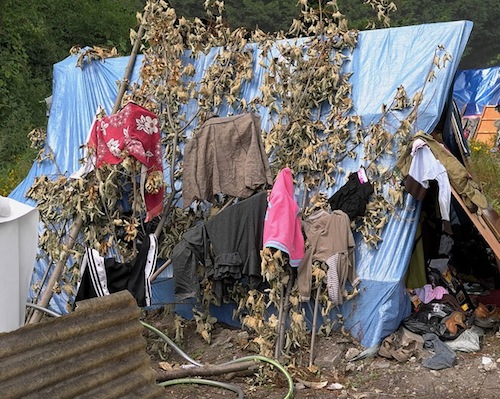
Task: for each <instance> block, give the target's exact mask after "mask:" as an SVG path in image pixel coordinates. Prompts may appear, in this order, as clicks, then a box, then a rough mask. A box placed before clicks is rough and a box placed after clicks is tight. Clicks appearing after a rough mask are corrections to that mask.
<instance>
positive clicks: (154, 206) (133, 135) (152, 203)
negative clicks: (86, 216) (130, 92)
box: [86, 103, 164, 222]
mask: <svg viewBox="0 0 500 399" xmlns="http://www.w3.org/2000/svg"><path fill="white" fill-rule="evenodd" d="M88 148H89V149H92V148H93V149H95V166H96V167H97V168H100V167H101V166H103V165H105V164H109V165H116V164H119V163H121V162H122V161H123V160H124V159H125V158H126V157H127V156H128V155H130V156H132V157H134V158H135V159H137V160H138V161H139V162H140V163H141V164H142V170H141V180H140V188H141V195H142V197H143V199H144V203H145V206H146V211H147V213H146V219H145V221H146V222H149V221H150V220H152V219H153V218H154V217H156V216H158V215H159V214H160V213H161V211H162V209H163V194H164V184H163V163H162V162H163V159H162V148H161V141H160V129H159V126H158V118H157V117H156V115H155V114H153V113H152V112H150V111H148V110H147V109H145V108H143V107H141V106H139V105H137V104H134V103H128V104H127V105H125V106H124V107H123V108H122V109H121V110H120V111H118V112H117V113H116V114H113V115H109V116H105V117H104V118H102V119H98V120H97V119H96V120H95V121H94V123H93V124H92V127H91V131H90V137H89V142H88ZM86 172H88V167H87V168H86ZM151 181H154V182H155V184H154V185H153V186H154V188H152V189H149V190H148V186H151V185H150V184H148V183H149V182H151Z"/></svg>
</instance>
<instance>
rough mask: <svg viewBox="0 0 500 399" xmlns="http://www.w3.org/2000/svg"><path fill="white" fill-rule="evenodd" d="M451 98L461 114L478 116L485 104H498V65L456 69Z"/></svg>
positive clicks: (499, 81)
mask: <svg viewBox="0 0 500 399" xmlns="http://www.w3.org/2000/svg"><path fill="white" fill-rule="evenodd" d="M453 98H454V100H455V102H456V103H457V105H458V108H459V109H460V111H461V113H462V116H480V115H481V114H482V112H483V108H484V107H485V105H494V106H496V105H498V104H500V66H496V67H491V68H482V69H465V70H462V71H457V76H456V78H455V83H454V85H453Z"/></svg>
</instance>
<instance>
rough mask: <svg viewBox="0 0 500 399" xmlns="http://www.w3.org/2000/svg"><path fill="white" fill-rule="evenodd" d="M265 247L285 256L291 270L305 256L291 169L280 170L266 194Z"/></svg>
mask: <svg viewBox="0 0 500 399" xmlns="http://www.w3.org/2000/svg"><path fill="white" fill-rule="evenodd" d="M264 247H268V248H276V249H280V250H281V251H283V252H285V253H287V254H288V257H289V259H290V266H293V267H298V266H299V263H300V261H301V260H302V258H303V257H304V236H303V235H302V225H301V220H300V215H299V206H298V205H297V202H296V201H295V195H294V188H293V179H292V171H291V170H290V168H284V169H282V170H281V171H280V173H279V174H278V176H277V177H276V181H275V183H274V186H273V188H272V190H271V194H270V195H269V201H268V205H267V211H266V217H265V220H264Z"/></svg>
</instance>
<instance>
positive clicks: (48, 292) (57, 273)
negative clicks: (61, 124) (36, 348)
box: [28, 23, 145, 324]
mask: <svg viewBox="0 0 500 399" xmlns="http://www.w3.org/2000/svg"><path fill="white" fill-rule="evenodd" d="M144 29H145V28H144V24H143V23H141V26H140V27H139V31H138V32H137V37H136V38H135V42H134V46H133V48H132V52H131V53H130V58H129V61H128V64H127V68H126V69H125V74H124V77H123V80H122V81H121V83H120V87H119V89H118V94H117V97H116V99H115V103H114V106H113V110H112V112H111V114H115V113H116V112H117V111H118V109H119V108H120V105H121V102H122V98H123V95H124V94H125V90H126V88H127V87H128V84H129V80H130V75H131V73H132V70H133V69H134V65H135V60H136V58H137V53H138V51H139V47H140V44H141V39H142V36H143V35H144ZM82 225H83V216H82V215H77V216H76V218H75V220H74V222H73V226H72V227H71V230H70V233H69V236H68V239H67V242H66V248H65V250H64V253H63V255H62V256H61V258H60V259H59V261H58V262H57V264H56V267H55V268H54V271H53V273H52V275H51V276H50V278H49V281H48V283H47V286H46V288H45V291H44V292H43V294H42V296H41V297H40V300H39V301H38V303H37V305H38V306H41V307H43V308H46V307H47V306H48V304H49V302H50V299H51V298H52V294H53V289H54V286H55V285H56V284H57V282H58V281H59V280H60V278H61V275H62V273H63V271H64V266H65V265H66V262H67V261H68V257H69V251H71V249H73V246H74V245H75V243H76V239H77V237H78V234H79V233H80V229H81V228H82ZM42 315H43V312H42V311H40V310H38V309H35V311H34V312H33V314H32V315H31V317H30V319H29V321H28V324H34V323H38V322H39V321H40V320H41V319H42Z"/></svg>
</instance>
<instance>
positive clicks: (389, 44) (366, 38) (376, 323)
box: [10, 21, 472, 347]
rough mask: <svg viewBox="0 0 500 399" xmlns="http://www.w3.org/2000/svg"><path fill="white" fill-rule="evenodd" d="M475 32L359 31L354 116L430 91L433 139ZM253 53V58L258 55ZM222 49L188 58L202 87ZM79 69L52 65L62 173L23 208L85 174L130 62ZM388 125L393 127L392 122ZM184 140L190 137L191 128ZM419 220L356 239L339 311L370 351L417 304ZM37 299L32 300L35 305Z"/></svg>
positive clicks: (432, 27) (427, 121)
mask: <svg viewBox="0 0 500 399" xmlns="http://www.w3.org/2000/svg"><path fill="white" fill-rule="evenodd" d="M471 30H472V23H471V22H468V21H456V22H446V23H434V24H425V25H417V26H409V27H402V28H390V29H381V30H373V31H363V32H360V34H359V38H358V45H357V47H356V48H355V49H354V51H353V53H352V57H351V60H350V61H349V62H347V63H346V64H345V71H344V72H352V73H353V74H352V77H351V79H350V82H351V83H352V100H353V104H354V112H355V113H356V114H357V115H360V116H361V118H362V121H363V124H364V125H365V126H368V125H369V124H370V123H372V122H377V121H378V120H379V119H380V118H381V116H382V106H383V105H384V104H386V105H387V104H391V102H392V100H393V98H394V96H395V94H396V90H397V88H398V87H399V86H400V85H403V86H404V88H405V90H406V92H407V94H408V96H410V97H411V96H413V95H414V94H415V93H416V92H418V91H419V90H421V89H422V88H424V92H423V102H422V104H421V105H420V107H419V113H418V118H417V121H416V123H415V132H416V131H417V130H423V131H425V132H431V131H432V129H433V128H434V127H435V126H436V124H437V123H438V120H439V117H440V115H441V113H442V110H443V107H444V104H445V102H446V99H447V95H448V93H449V90H450V88H451V85H452V83H453V77H454V74H455V72H456V69H457V66H458V63H459V60H460V58H461V56H462V53H463V50H464V48H465V45H466V43H467V40H468V38H469V35H470V32H471ZM439 46H442V47H443V48H444V49H445V50H446V51H447V52H448V53H449V54H450V55H451V56H452V58H451V60H450V62H449V63H448V64H447V65H446V67H445V68H441V69H440V70H438V71H437V72H436V73H435V79H434V80H432V81H431V82H427V78H428V75H429V72H430V71H431V70H432V68H433V60H434V56H435V51H436V49H437V48H438V47H439ZM254 48H255V53H254V54H255V56H256V57H258V53H257V51H256V47H254ZM218 51H219V49H217V48H214V49H212V51H210V52H209V53H208V54H207V55H202V56H200V57H199V58H197V59H190V62H193V63H194V65H195V68H196V71H197V75H196V76H194V77H193V79H197V80H199V79H201V75H202V74H203V72H202V71H204V69H205V68H206V67H207V66H208V65H210V63H211V60H212V59H213V57H214V55H215V54H216V53H217V52H218ZM76 61H77V56H71V57H68V58H66V59H65V60H63V61H61V62H59V63H57V64H56V65H55V66H54V86H53V103H52V109H51V112H50V117H49V121H48V127H47V144H48V145H49V146H50V147H51V148H52V149H53V150H54V152H55V162H56V164H57V167H56V166H55V165H54V164H53V163H52V162H49V161H44V162H42V163H35V164H34V165H33V167H32V169H31V170H30V172H29V174H28V176H27V177H26V179H25V180H24V181H23V182H22V183H21V184H20V185H19V186H18V187H17V188H16V189H15V190H14V191H13V192H12V193H11V194H10V197H12V198H14V199H17V200H18V201H23V202H25V203H29V202H30V201H28V200H26V198H24V193H25V192H26V190H27V189H28V188H29V187H30V186H31V184H32V182H33V180H34V178H35V177H36V176H40V175H47V176H57V175H58V173H59V171H61V172H63V173H65V174H68V175H69V174H71V173H72V172H74V171H76V170H77V169H78V168H79V163H78V161H79V159H80V158H81V157H82V156H83V152H82V150H81V149H80V146H82V145H83V144H85V143H86V140H87V133H88V130H89V127H90V125H91V123H92V120H93V117H94V113H95V111H96V109H97V107H98V105H102V106H104V107H105V109H106V110H107V112H108V113H110V112H111V109H112V107H113V103H114V100H115V97H116V95H117V84H116V82H117V81H118V80H121V79H122V78H123V74H124V71H125V68H126V65H127V63H128V57H123V58H110V59H106V60H105V61H104V62H102V61H93V62H91V63H89V64H85V66H84V67H83V68H78V67H76ZM140 66H141V57H139V58H138V60H137V62H136V66H135V69H134V73H133V76H132V79H131V81H132V82H134V81H137V79H138V77H139V69H140ZM263 72H264V70H263V68H262V67H261V66H260V65H259V62H255V63H254V78H253V80H252V81H251V82H249V83H247V84H245V85H244V87H243V88H242V90H243V94H242V96H243V97H244V98H245V99H246V100H247V101H249V100H251V99H252V98H253V97H254V96H256V95H258V90H259V87H260V86H261V81H262V78H263ZM196 109H197V108H196V102H195V101H192V102H191V103H190V104H189V109H188V113H190V114H191V115H193V114H194V113H195V112H196ZM228 111H231V110H222V111H221V112H219V115H220V116H224V115H225V113H226V112H228ZM398 112H399V111H398ZM400 112H401V113H400V114H399V115H396V116H394V118H395V119H394V120H393V121H392V125H394V126H398V125H399V123H398V120H397V119H399V121H400V120H402V119H404V118H405V116H406V114H405V112H409V111H405V110H403V111H400ZM396 114H397V113H396ZM260 115H261V119H262V127H263V129H264V130H266V131H267V130H268V129H269V124H270V117H269V114H268V112H267V110H266V109H261V111H260ZM388 124H391V121H390V120H389V121H388ZM186 133H187V134H188V135H189V133H190V130H188V131H187V132H186ZM359 147H362V146H359ZM358 151H362V148H358ZM360 155H362V154H361V153H360ZM384 159H385V162H386V163H387V164H388V165H389V166H390V165H394V164H395V162H396V159H395V157H394V156H392V157H390V156H387V157H385V158H384ZM342 166H343V168H344V169H345V170H346V172H347V173H348V172H350V171H355V170H357V169H359V167H360V166H363V161H362V156H358V157H357V159H355V160H353V159H351V158H349V157H347V158H346V159H345V161H344V163H343V164H342ZM166 174H167V175H168V171H167V173H166ZM337 182H338V183H337V186H335V187H332V188H330V189H329V194H331V193H333V192H334V191H336V190H337V189H339V188H340V186H341V185H343V183H344V182H345V179H344V178H343V177H340V178H338V179H337ZM418 217H419V206H418V203H417V202H416V201H414V200H413V198H411V197H410V196H407V197H406V201H405V206H404V208H403V209H401V210H399V212H398V217H394V218H391V220H390V222H389V223H388V224H387V225H386V227H385V228H384V231H383V234H382V238H383V242H381V243H380V245H379V248H378V250H373V249H370V248H369V247H368V246H367V245H366V244H365V243H364V242H363V240H362V238H361V237H360V236H356V243H357V248H356V268H357V272H358V275H359V277H360V278H361V285H360V294H359V295H358V296H356V297H355V298H354V299H352V300H350V301H348V302H347V303H345V304H344V305H342V308H341V309H340V310H341V312H342V313H343V314H344V317H345V325H346V327H347V328H348V329H350V331H351V333H352V334H353V336H354V337H356V338H357V339H358V340H359V341H360V342H361V344H362V345H364V346H365V347H370V346H373V345H376V344H378V343H380V341H381V340H382V339H383V338H384V337H385V336H387V335H389V334H390V333H392V332H393V331H394V330H396V329H397V328H398V326H399V324H400V323H401V321H402V319H404V318H405V317H406V316H408V314H409V313H410V310H411V306H410V300H409V298H408V296H407V294H406V289H405V286H404V283H403V282H402V280H403V277H404V275H405V272H406V270H407V266H408V263H409V259H410V256H411V252H412V247H413V239H414V236H415V231H416V226H417V222H418ZM45 269H46V265H45V262H44V261H43V260H42V261H39V262H38V263H37V264H36V265H35V270H34V273H33V282H35V281H40V280H41V279H42V276H43V274H44V272H45ZM33 295H34V293H33V292H30V296H31V298H32V297H33ZM63 295H64V293H62V294H60V295H54V296H53V298H52V300H51V302H50V307H51V308H53V309H54V310H56V311H59V312H66V310H65V305H66V300H67V298H64V297H63ZM336 313H338V312H336Z"/></svg>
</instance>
